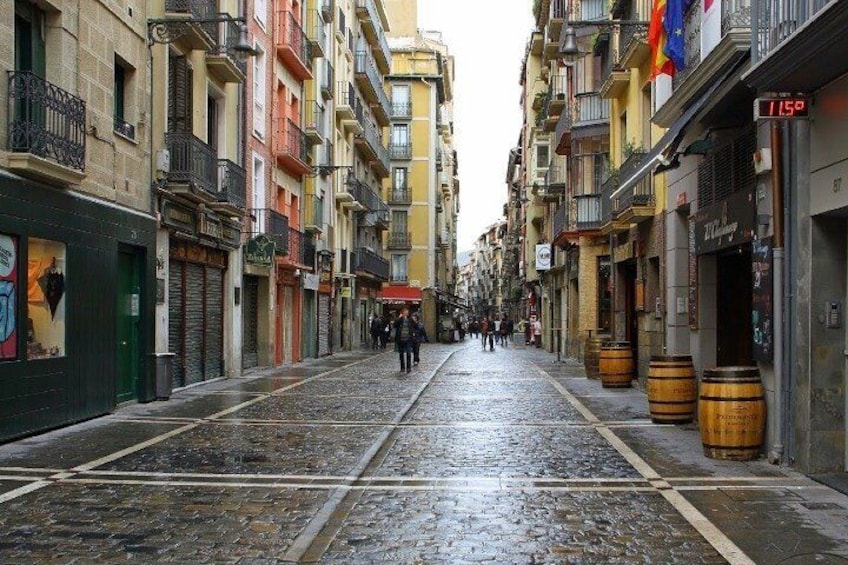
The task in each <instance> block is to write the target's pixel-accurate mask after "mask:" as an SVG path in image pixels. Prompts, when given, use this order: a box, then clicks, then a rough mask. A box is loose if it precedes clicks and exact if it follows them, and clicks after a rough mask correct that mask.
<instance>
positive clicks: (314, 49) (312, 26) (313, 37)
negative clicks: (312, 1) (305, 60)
mask: <svg viewBox="0 0 848 565" xmlns="http://www.w3.org/2000/svg"><path fill="white" fill-rule="evenodd" d="M306 29H307V30H308V31H307V37H308V39H309V55H310V56H312V58H313V59H319V58H321V57H326V56H327V53H328V48H327V25H326V23H325V22H324V16H322V15H321V10H310V11H309V13H308V14H307V18H306Z"/></svg>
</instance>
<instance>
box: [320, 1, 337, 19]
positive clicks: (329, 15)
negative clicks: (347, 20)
mask: <svg viewBox="0 0 848 565" xmlns="http://www.w3.org/2000/svg"><path fill="white" fill-rule="evenodd" d="M319 3H320V4H321V17H322V18H324V21H325V22H327V23H328V24H329V23H333V16H334V14H335V11H336V0H320V2H319Z"/></svg>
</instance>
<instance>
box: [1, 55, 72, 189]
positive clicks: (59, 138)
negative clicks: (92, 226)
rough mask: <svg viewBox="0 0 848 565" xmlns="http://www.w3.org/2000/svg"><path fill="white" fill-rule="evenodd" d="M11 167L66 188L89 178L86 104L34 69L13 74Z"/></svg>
mask: <svg viewBox="0 0 848 565" xmlns="http://www.w3.org/2000/svg"><path fill="white" fill-rule="evenodd" d="M8 96H9V114H8V116H9V117H10V118H11V119H10V120H9V124H8V132H7V146H6V148H7V150H8V151H10V152H11V154H10V155H9V156H8V166H9V169H11V170H13V171H15V172H16V173H20V174H22V175H25V176H34V177H37V178H42V179H45V180H48V181H54V182H55V181H58V182H60V183H62V184H79V183H80V182H81V181H82V179H84V178H85V173H84V171H85V127H86V109H85V102H84V101H83V100H81V99H80V98H77V97H76V96H74V95H73V94H71V93H69V92H66V91H64V90H62V89H61V88H59V87H58V86H56V85H54V84H51V83H49V82H47V81H46V80H44V79H42V78H40V77H39V76H38V75H35V74H33V73H32V72H29V71H19V72H15V71H10V72H9V90H8Z"/></svg>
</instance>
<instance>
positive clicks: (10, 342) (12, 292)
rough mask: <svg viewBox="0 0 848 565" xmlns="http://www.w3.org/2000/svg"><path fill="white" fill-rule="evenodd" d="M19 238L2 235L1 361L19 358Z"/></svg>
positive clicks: (0, 253) (0, 237)
mask: <svg viewBox="0 0 848 565" xmlns="http://www.w3.org/2000/svg"><path fill="white" fill-rule="evenodd" d="M17 306H18V238H16V237H14V236H10V235H5V234H0V361H13V360H15V359H17V358H18V332H17V316H16V314H17V312H18V308H17Z"/></svg>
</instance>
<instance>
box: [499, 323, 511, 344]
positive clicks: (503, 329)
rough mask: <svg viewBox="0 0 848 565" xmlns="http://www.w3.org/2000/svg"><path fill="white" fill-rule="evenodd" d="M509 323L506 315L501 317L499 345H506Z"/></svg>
mask: <svg viewBox="0 0 848 565" xmlns="http://www.w3.org/2000/svg"><path fill="white" fill-rule="evenodd" d="M508 328H509V323H508V322H507V319H506V316H504V317H503V319H502V320H501V324H500V334H501V347H506V338H507V335H508V333H509V332H508V330H507V329H508Z"/></svg>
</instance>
